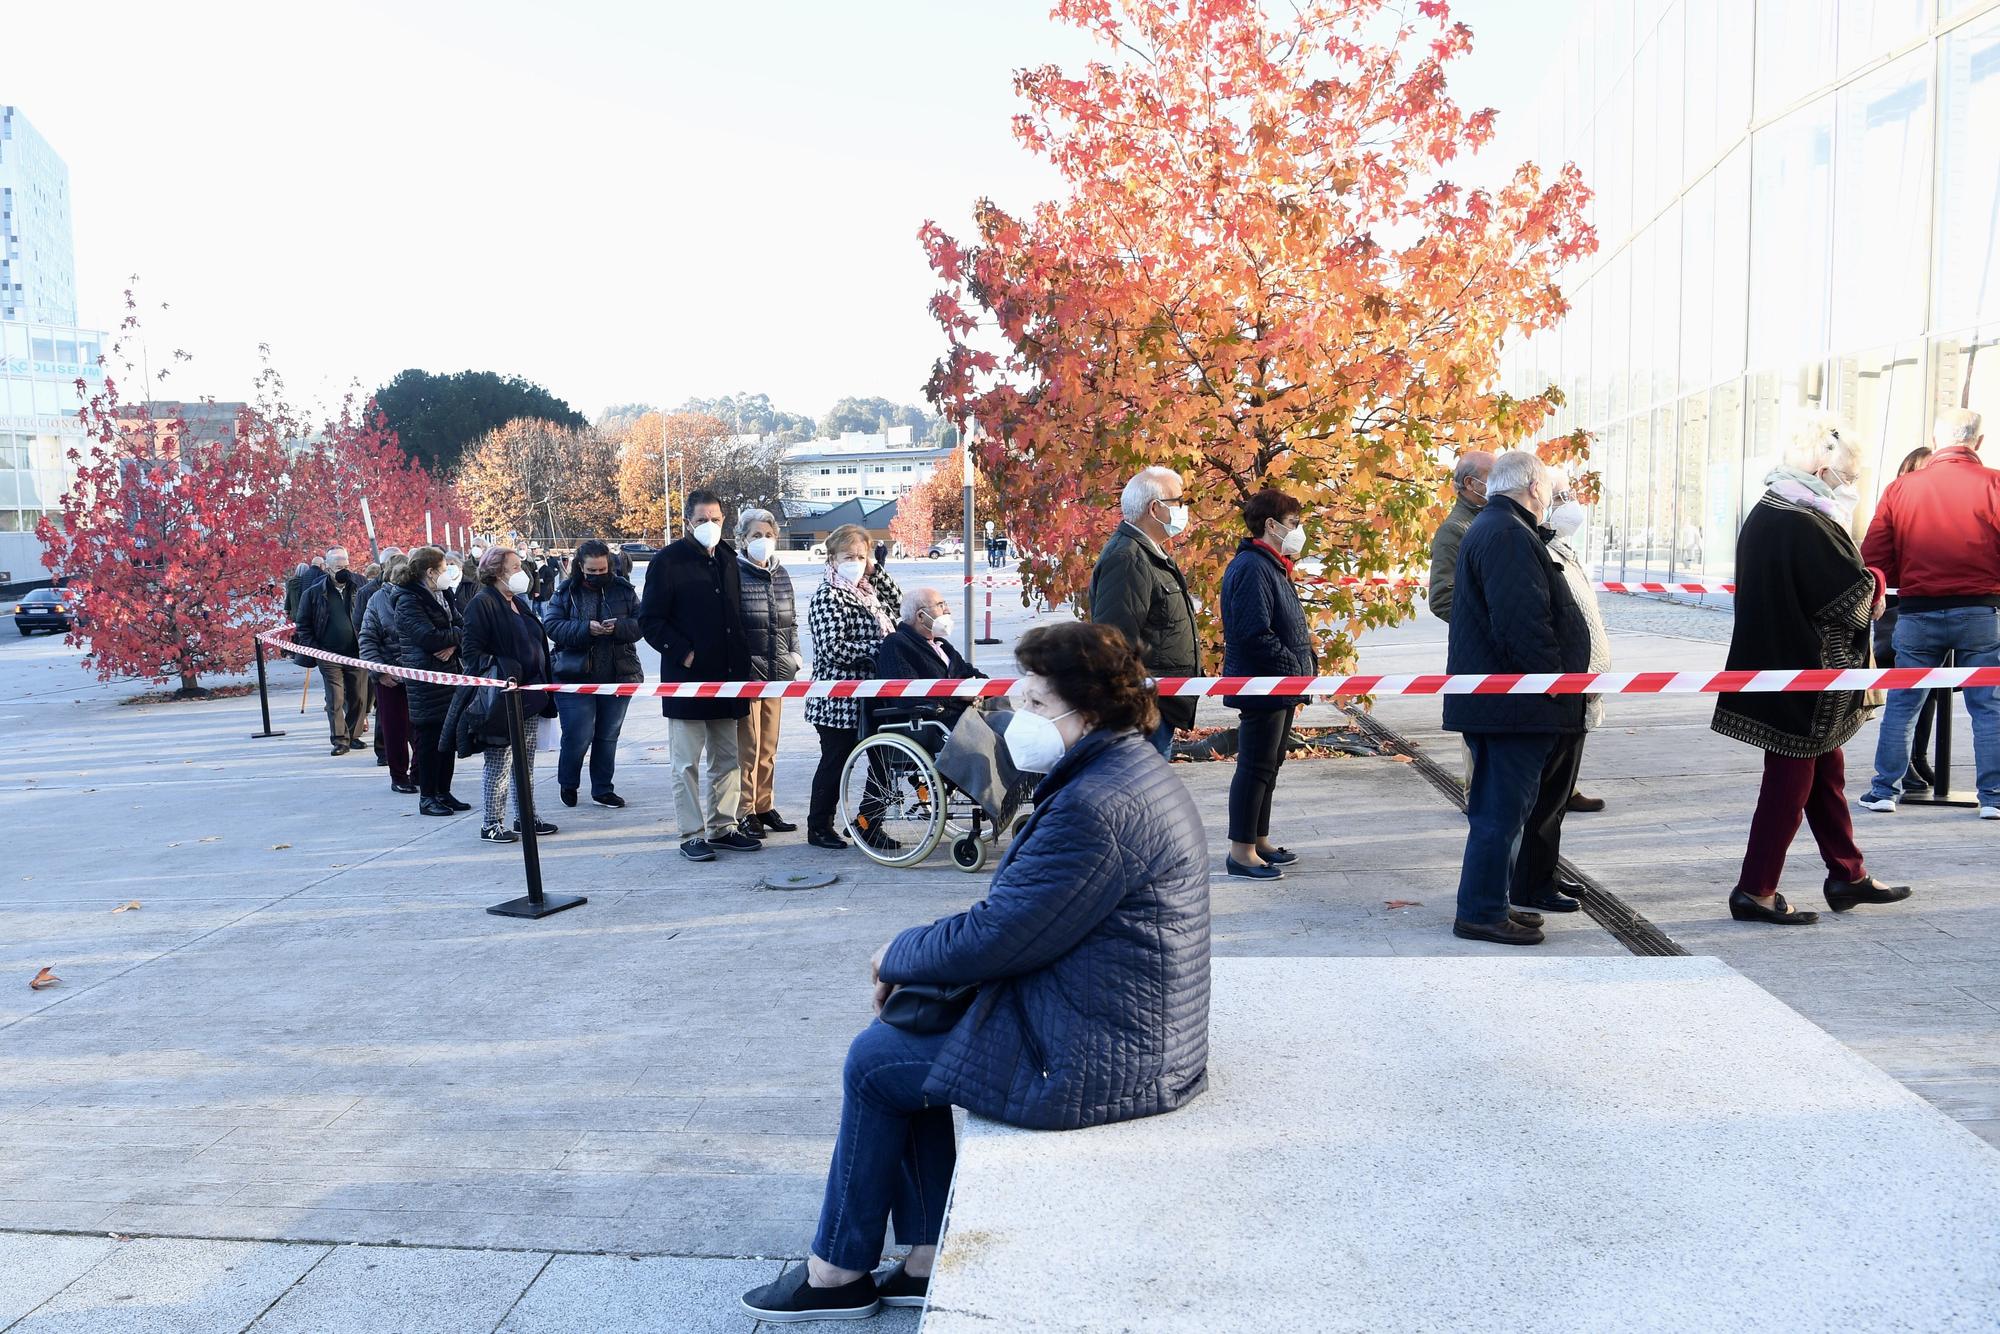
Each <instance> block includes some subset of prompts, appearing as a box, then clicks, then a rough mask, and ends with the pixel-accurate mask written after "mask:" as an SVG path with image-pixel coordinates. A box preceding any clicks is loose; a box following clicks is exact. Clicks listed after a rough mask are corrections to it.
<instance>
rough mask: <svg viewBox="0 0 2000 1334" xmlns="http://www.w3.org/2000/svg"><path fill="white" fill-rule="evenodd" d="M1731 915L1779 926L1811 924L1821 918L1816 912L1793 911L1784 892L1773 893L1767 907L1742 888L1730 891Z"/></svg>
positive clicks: (1747, 920) (1741, 919) (1738, 918)
mask: <svg viewBox="0 0 2000 1334" xmlns="http://www.w3.org/2000/svg"><path fill="white" fill-rule="evenodd" d="M1729 915H1730V916H1731V917H1734V918H1735V919H1736V920H1737V921H1739V922H1772V923H1775V924H1776V925H1778V926H1811V925H1812V924H1813V923H1814V922H1817V921H1818V920H1819V914H1818V913H1816V912H1793V911H1792V905H1791V904H1789V903H1787V902H1785V896H1784V895H1783V894H1775V895H1773V896H1772V898H1771V906H1770V907H1768V908H1767V907H1765V906H1764V905H1763V904H1761V903H1759V902H1757V900H1756V899H1754V898H1752V897H1751V896H1750V895H1748V894H1745V893H1744V892H1743V891H1742V890H1740V889H1732V890H1730V891H1729Z"/></svg>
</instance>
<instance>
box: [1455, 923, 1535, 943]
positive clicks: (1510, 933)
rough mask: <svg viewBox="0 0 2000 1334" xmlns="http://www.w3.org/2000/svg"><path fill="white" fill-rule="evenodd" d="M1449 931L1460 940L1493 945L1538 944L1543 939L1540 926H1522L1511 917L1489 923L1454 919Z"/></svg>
mask: <svg viewBox="0 0 2000 1334" xmlns="http://www.w3.org/2000/svg"><path fill="white" fill-rule="evenodd" d="M1451 933H1452V934H1453V935H1454V936H1457V937H1458V938H1459V939H1460V940H1485V941H1490V942H1492V943H1493V944H1495V945H1539V944H1541V943H1542V939H1543V937H1542V931H1541V928H1540V927H1535V926H1522V925H1521V924H1520V923H1518V922H1515V921H1513V920H1512V919H1509V920H1507V921H1503V922H1495V923H1491V924H1488V923H1485V922H1467V921H1461V920H1454V921H1453V922H1452V924H1451Z"/></svg>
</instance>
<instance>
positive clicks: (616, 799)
mask: <svg viewBox="0 0 2000 1334" xmlns="http://www.w3.org/2000/svg"><path fill="white" fill-rule="evenodd" d="M590 799H591V800H592V801H594V802H596V803H597V804H598V805H600V806H609V807H610V808H611V809H612V810H614V811H622V810H624V809H625V798H623V797H621V796H619V795H618V794H617V793H616V792H607V793H605V794H604V795H603V796H601V797H600V796H598V795H597V794H596V793H595V792H593V793H591V794H590Z"/></svg>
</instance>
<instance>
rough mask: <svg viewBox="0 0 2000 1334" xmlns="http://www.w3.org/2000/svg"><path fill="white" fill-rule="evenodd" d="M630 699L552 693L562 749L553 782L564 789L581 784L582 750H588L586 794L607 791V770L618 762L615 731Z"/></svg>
mask: <svg viewBox="0 0 2000 1334" xmlns="http://www.w3.org/2000/svg"><path fill="white" fill-rule="evenodd" d="M631 705H632V701H631V700H630V699H629V698H627V697H626V696H624V695H563V694H558V695H557V696H556V713H557V714H558V715H559V716H560V717H561V718H562V752H561V754H560V755H558V756H557V758H556V782H557V783H558V784H560V785H561V786H562V787H563V788H564V789H565V790H567V789H571V788H576V787H581V786H582V784H581V783H580V782H579V781H578V780H580V779H581V778H582V777H583V752H584V751H586V750H587V751H589V752H590V795H591V796H593V797H608V796H610V795H611V792H612V787H611V773H612V770H613V769H614V768H615V767H616V766H617V764H618V733H619V731H620V730H622V729H623V728H624V726H625V710H626V709H628V708H630V707H631Z"/></svg>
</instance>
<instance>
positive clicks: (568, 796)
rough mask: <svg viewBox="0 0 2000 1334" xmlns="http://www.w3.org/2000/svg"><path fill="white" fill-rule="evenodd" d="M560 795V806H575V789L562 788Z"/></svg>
mask: <svg viewBox="0 0 2000 1334" xmlns="http://www.w3.org/2000/svg"><path fill="white" fill-rule="evenodd" d="M561 795H562V804H563V805H565V806H574V805H576V789H575V788H573V787H566V788H564V789H563V790H562V793H561Z"/></svg>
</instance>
